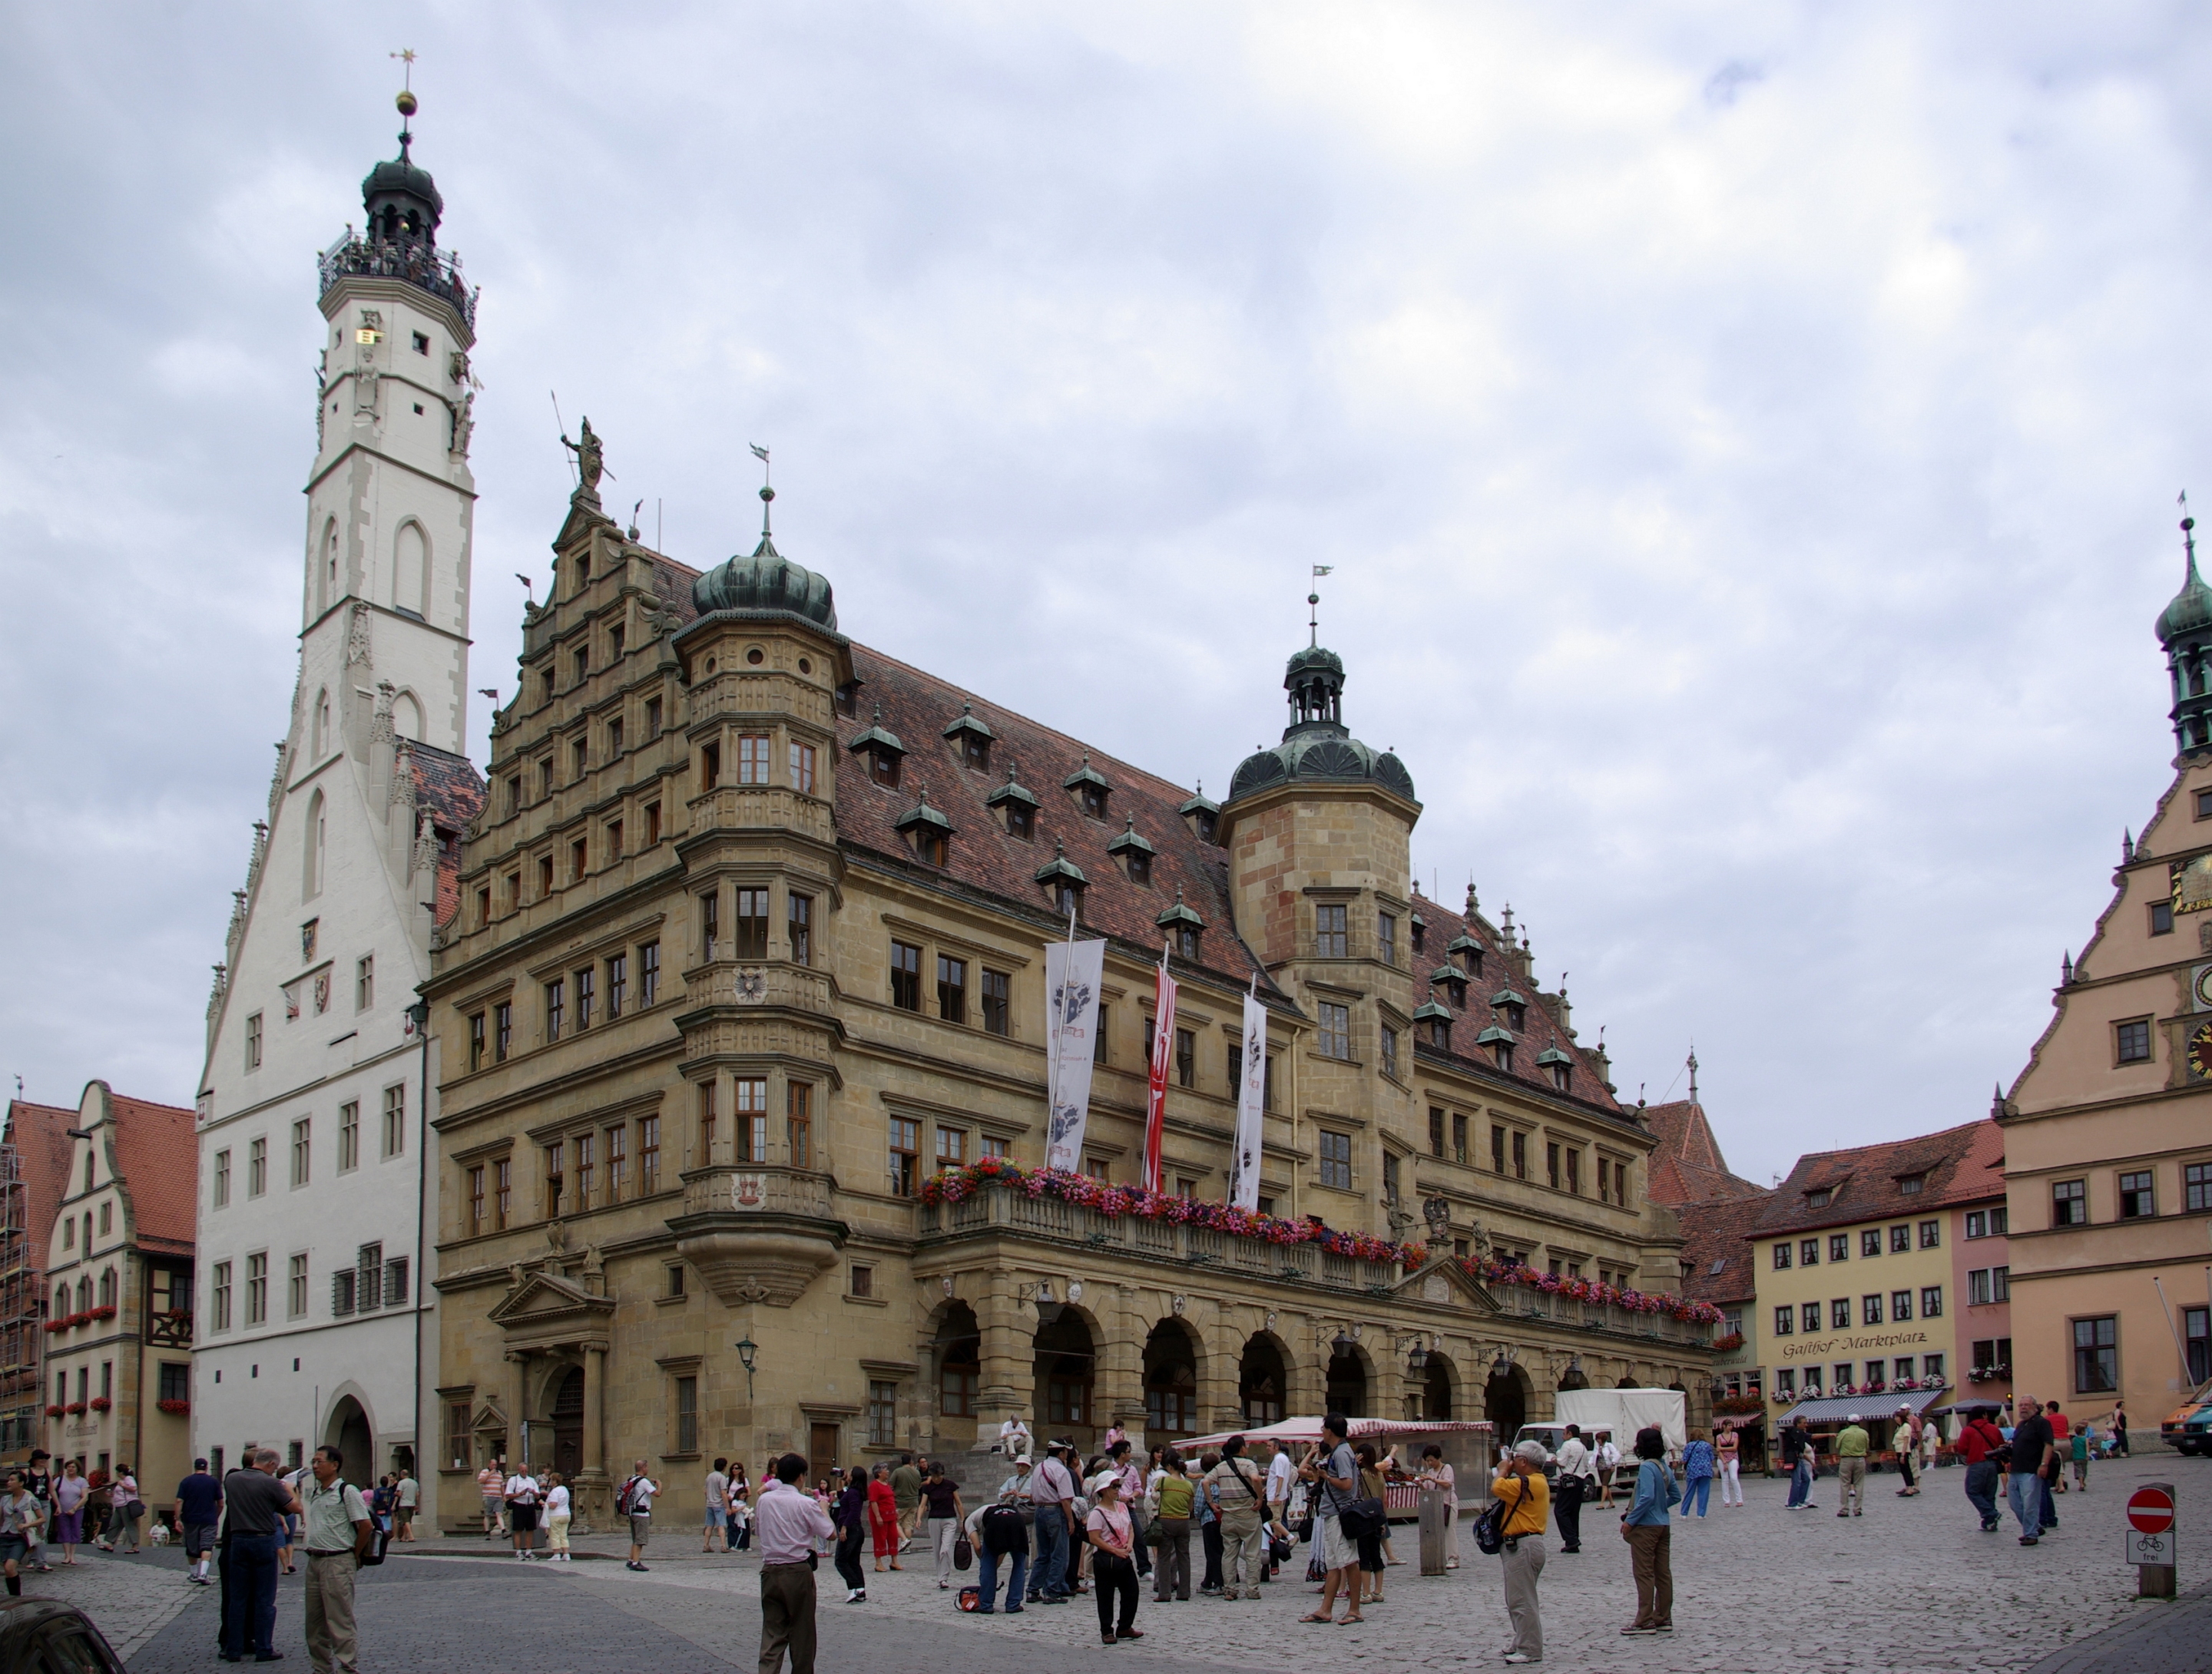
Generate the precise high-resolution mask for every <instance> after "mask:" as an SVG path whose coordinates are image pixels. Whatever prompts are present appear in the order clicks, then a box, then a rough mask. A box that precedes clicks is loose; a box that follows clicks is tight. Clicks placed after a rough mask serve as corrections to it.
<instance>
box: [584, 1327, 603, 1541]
mask: <svg viewBox="0 0 2212 1674" xmlns="http://www.w3.org/2000/svg"><path fill="white" fill-rule="evenodd" d="M606 1410H607V1351H606V1349H605V1346H604V1345H602V1344H599V1343H586V1344H585V1345H584V1468H583V1471H582V1472H581V1476H582V1478H583V1487H584V1490H585V1491H584V1492H583V1493H582V1494H580V1495H577V1496H576V1497H577V1498H578V1499H579V1500H580V1501H582V1502H583V1507H582V1508H580V1511H579V1515H583V1514H585V1510H586V1509H587V1510H588V1514H589V1515H590V1516H591V1517H592V1519H593V1520H595V1521H601V1522H604V1521H605V1516H606V1515H607V1514H608V1508H607V1507H606V1506H605V1504H604V1501H605V1499H606V1493H607V1440H606V1428H605V1425H606Z"/></svg>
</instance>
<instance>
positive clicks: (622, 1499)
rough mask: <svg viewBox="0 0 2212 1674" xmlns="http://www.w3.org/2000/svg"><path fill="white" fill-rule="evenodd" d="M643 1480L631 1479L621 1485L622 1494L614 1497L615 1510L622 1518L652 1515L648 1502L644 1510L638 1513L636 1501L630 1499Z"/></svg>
mask: <svg viewBox="0 0 2212 1674" xmlns="http://www.w3.org/2000/svg"><path fill="white" fill-rule="evenodd" d="M645 1480H646V1479H645V1478H644V1477H631V1478H630V1479H629V1481H628V1482H626V1483H623V1485H622V1492H621V1493H620V1494H619V1495H616V1496H615V1509H616V1510H617V1512H619V1513H621V1514H622V1515H623V1516H624V1517H650V1516H652V1515H653V1505H652V1502H651V1501H647V1503H646V1507H645V1509H644V1510H643V1511H640V1510H638V1509H637V1505H636V1501H634V1500H633V1499H631V1497H630V1496H631V1495H633V1494H635V1492H636V1491H637V1485H638V1484H639V1483H641V1482H643V1481H645Z"/></svg>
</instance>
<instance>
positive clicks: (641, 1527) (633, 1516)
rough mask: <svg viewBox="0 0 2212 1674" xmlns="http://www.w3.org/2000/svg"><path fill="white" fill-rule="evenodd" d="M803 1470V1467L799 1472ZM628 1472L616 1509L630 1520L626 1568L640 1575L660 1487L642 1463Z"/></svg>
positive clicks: (642, 1461)
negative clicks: (646, 1471) (649, 1475)
mask: <svg viewBox="0 0 2212 1674" xmlns="http://www.w3.org/2000/svg"><path fill="white" fill-rule="evenodd" d="M800 1469H801V1470H804V1469H805V1465H803V1464H802V1465H801V1466H800ZM630 1471H631V1476H630V1479H629V1481H628V1482H626V1483H623V1485H622V1492H621V1493H620V1494H618V1495H616V1496H615V1509H616V1510H617V1512H619V1513H622V1515H623V1516H624V1517H627V1518H628V1519H629V1564H628V1565H627V1566H626V1567H627V1568H631V1569H635V1570H637V1571H639V1572H641V1573H642V1572H643V1570H644V1568H645V1563H644V1558H645V1544H646V1542H647V1541H648V1540H650V1539H652V1538H653V1499H654V1496H655V1495H658V1494H659V1492H660V1484H659V1483H657V1482H655V1481H653V1478H652V1477H648V1476H647V1475H646V1474H645V1461H644V1460H643V1459H639V1460H637V1461H635V1463H634V1464H632V1465H631V1466H630Z"/></svg>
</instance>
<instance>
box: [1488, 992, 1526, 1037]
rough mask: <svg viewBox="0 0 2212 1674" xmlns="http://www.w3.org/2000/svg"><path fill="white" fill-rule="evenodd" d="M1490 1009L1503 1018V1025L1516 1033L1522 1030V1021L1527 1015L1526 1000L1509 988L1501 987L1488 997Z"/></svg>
mask: <svg viewBox="0 0 2212 1674" xmlns="http://www.w3.org/2000/svg"><path fill="white" fill-rule="evenodd" d="M1490 1009H1491V1010H1492V1011H1495V1012H1496V1013H1498V1016H1501V1017H1503V1018H1504V1020H1505V1027H1506V1028H1510V1029H1511V1030H1512V1031H1513V1032H1514V1033H1515V1034H1520V1033H1521V1032H1522V1021H1523V1020H1524V1019H1525V1018H1526V1017H1527V1016H1528V1001H1527V1000H1526V999H1524V998H1522V996H1520V995H1519V994H1516V993H1515V992H1513V991H1512V990H1511V989H1510V988H1501V989H1499V990H1498V992H1496V993H1494V994H1492V996H1491V997H1490Z"/></svg>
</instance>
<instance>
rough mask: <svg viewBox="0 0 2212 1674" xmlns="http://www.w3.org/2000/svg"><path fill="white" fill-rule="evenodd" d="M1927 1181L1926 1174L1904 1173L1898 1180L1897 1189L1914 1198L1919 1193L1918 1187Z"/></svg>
mask: <svg viewBox="0 0 2212 1674" xmlns="http://www.w3.org/2000/svg"><path fill="white" fill-rule="evenodd" d="M1927 1183H1928V1176H1927V1175H1925V1174H1905V1175H1902V1176H1900V1177H1899V1180H1898V1182H1897V1189H1898V1190H1899V1192H1903V1193H1904V1194H1905V1196H1906V1197H1908V1198H1916V1197H1918V1196H1919V1195H1920V1188H1921V1187H1922V1186H1925V1185H1926V1184H1927Z"/></svg>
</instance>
